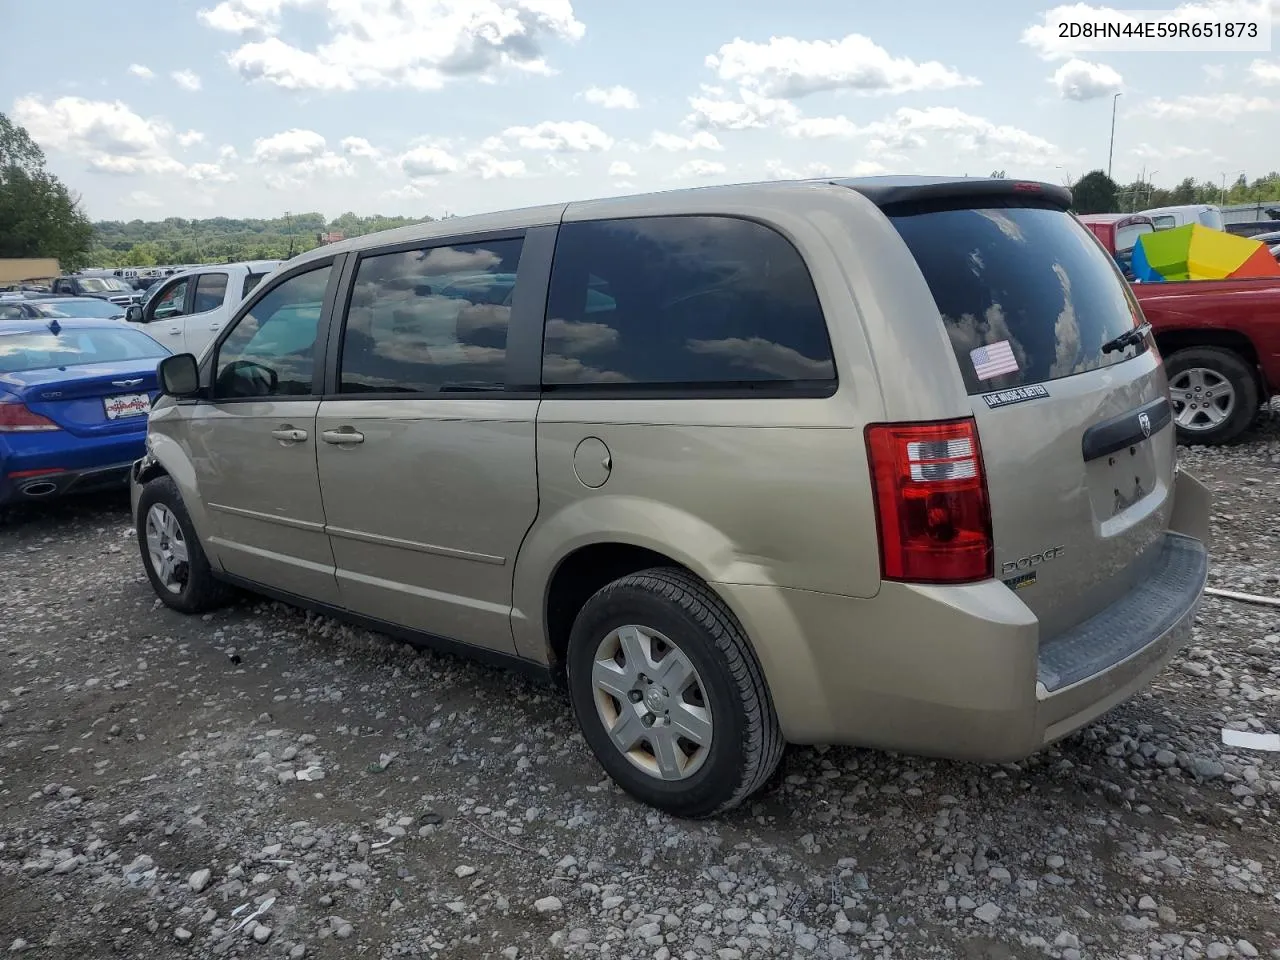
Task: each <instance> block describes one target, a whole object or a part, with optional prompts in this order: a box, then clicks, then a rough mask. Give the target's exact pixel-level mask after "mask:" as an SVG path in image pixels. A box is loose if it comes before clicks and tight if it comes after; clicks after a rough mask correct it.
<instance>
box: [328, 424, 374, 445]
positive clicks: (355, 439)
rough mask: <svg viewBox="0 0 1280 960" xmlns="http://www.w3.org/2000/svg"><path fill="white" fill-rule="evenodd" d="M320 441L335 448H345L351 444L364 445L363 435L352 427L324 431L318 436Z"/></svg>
mask: <svg viewBox="0 0 1280 960" xmlns="http://www.w3.org/2000/svg"><path fill="white" fill-rule="evenodd" d="M320 439H321V440H323V441H324V442H325V443H332V444H334V445H335V446H339V447H345V446H350V445H352V444H357V443H364V434H363V433H361V432H360V431H359V430H357V429H355V428H354V427H343V428H342V429H341V430H326V431H324V433H322V434H320Z"/></svg>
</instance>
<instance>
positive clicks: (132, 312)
mask: <svg viewBox="0 0 1280 960" xmlns="http://www.w3.org/2000/svg"><path fill="white" fill-rule="evenodd" d="M124 318H125V319H126V320H128V321H129V322H130V323H141V322H142V307H140V306H138V305H137V304H136V303H131V304H129V306H127V307H125V310H124Z"/></svg>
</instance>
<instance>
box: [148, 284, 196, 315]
mask: <svg viewBox="0 0 1280 960" xmlns="http://www.w3.org/2000/svg"><path fill="white" fill-rule="evenodd" d="M187 283H188V281H187V280H179V281H178V282H177V283H175V284H174V285H173V286H171V287H169V288H168V289H167V290H165V291H164V292H163V293H161V294H160V295H159V296H158V297H156V300H155V309H154V310H152V311H151V316H152V318H153V319H156V320H168V319H169V318H170V317H180V316H182V315H183V314H184V313H186V312H187Z"/></svg>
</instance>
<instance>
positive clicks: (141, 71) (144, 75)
mask: <svg viewBox="0 0 1280 960" xmlns="http://www.w3.org/2000/svg"><path fill="white" fill-rule="evenodd" d="M129 73H130V74H132V75H133V76H135V77H139V78H140V79H142V80H150V79H151V78H152V77H154V76H155V73H154V72H153V71H152V70H151V68H150V67H144V66H143V65H142V64H140V63H131V64H129ZM139 192H141V191H139Z"/></svg>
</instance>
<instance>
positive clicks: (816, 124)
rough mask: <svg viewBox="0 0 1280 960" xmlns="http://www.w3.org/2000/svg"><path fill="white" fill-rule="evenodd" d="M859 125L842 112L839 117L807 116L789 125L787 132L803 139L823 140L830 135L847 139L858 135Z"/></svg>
mask: <svg viewBox="0 0 1280 960" xmlns="http://www.w3.org/2000/svg"><path fill="white" fill-rule="evenodd" d="M857 133H858V125H857V124H856V123H854V122H853V121H852V120H850V119H849V118H848V117H846V116H844V114H841V115H840V116H838V117H806V118H805V119H803V120H797V121H796V122H795V123H793V124H791V125H790V126H788V127H787V134H788V135H789V136H792V137H799V138H801V139H803V140H821V139H826V138H829V137H841V138H844V139H847V138H849V137H853V136H856V135H857Z"/></svg>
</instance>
